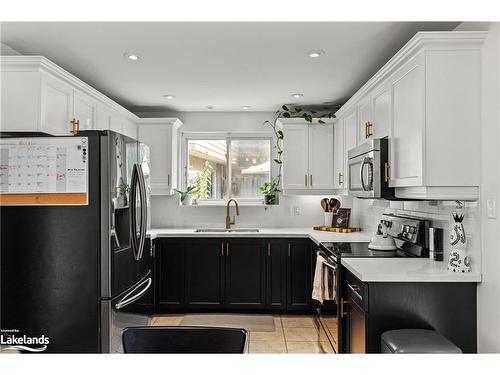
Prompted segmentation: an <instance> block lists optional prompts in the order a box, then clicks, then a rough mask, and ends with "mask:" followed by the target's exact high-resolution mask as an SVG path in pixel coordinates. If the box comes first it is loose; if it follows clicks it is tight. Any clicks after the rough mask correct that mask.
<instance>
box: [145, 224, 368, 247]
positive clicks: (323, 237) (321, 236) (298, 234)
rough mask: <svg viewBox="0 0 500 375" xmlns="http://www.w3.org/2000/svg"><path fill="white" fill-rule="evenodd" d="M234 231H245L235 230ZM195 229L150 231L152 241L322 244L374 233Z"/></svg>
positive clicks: (365, 237) (364, 238) (356, 239)
mask: <svg viewBox="0 0 500 375" xmlns="http://www.w3.org/2000/svg"><path fill="white" fill-rule="evenodd" d="M233 229H245V228H237V227H236V228H234V227H233ZM195 230H196V229H194V228H190V229H188V228H153V229H150V230H149V231H148V234H149V235H150V237H151V238H152V239H154V238H157V237H164V238H168V237H199V238H203V237H205V238H207V237H210V238H272V237H282V238H294V237H295V238H310V239H311V240H313V241H314V242H316V243H317V244H319V243H320V242H369V241H370V237H371V235H372V233H369V232H354V233H333V232H323V231H318V230H313V229H312V228H259V232H195Z"/></svg>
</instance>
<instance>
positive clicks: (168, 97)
mask: <svg viewBox="0 0 500 375" xmlns="http://www.w3.org/2000/svg"><path fill="white" fill-rule="evenodd" d="M163 97H164V98H165V99H173V98H175V95H172V94H168V95H163Z"/></svg>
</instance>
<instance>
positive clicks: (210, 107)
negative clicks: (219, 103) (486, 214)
mask: <svg viewBox="0 0 500 375" xmlns="http://www.w3.org/2000/svg"><path fill="white" fill-rule="evenodd" d="M214 108H215V107H214V106H213V105H207V109H214Z"/></svg>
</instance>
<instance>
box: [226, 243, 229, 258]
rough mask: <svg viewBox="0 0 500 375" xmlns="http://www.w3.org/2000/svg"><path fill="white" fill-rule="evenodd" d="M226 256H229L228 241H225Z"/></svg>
mask: <svg viewBox="0 0 500 375" xmlns="http://www.w3.org/2000/svg"><path fill="white" fill-rule="evenodd" d="M226 256H229V242H228V243H226Z"/></svg>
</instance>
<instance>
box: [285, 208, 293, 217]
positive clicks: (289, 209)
mask: <svg viewBox="0 0 500 375" xmlns="http://www.w3.org/2000/svg"><path fill="white" fill-rule="evenodd" d="M285 215H286V216H292V207H291V206H285Z"/></svg>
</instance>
